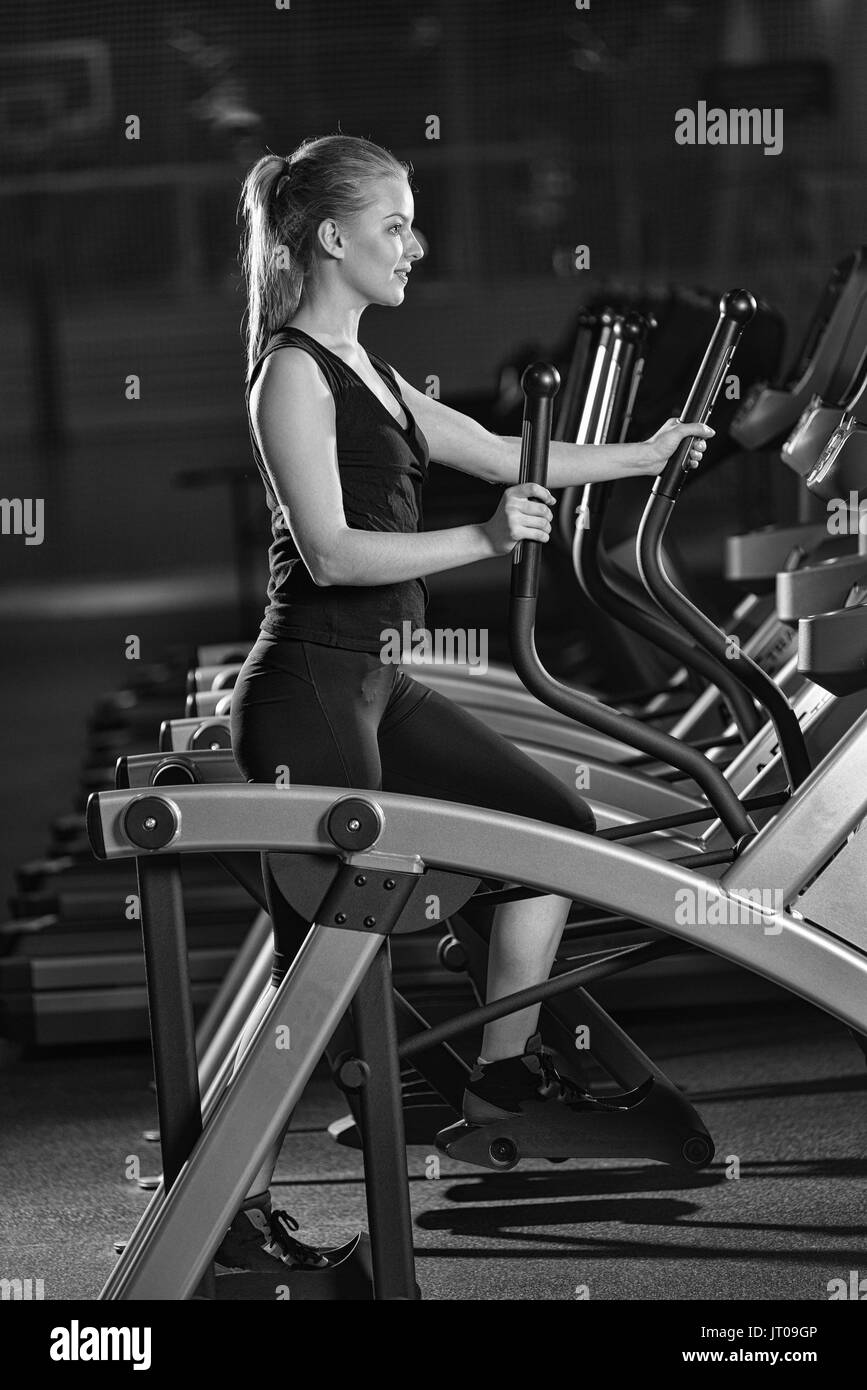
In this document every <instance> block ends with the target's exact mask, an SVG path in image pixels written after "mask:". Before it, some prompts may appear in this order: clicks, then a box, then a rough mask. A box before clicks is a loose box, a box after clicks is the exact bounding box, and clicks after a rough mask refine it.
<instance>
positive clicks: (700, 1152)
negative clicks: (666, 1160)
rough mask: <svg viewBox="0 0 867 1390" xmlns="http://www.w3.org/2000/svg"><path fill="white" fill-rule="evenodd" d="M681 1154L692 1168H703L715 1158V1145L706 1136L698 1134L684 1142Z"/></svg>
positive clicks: (692, 1135)
mask: <svg viewBox="0 0 867 1390" xmlns="http://www.w3.org/2000/svg"><path fill="white" fill-rule="evenodd" d="M680 1152H681V1154H682V1155H683V1160H684V1162H685V1163H688V1164H689V1166H690V1168H703V1167H704V1166H705V1164H706V1163H710V1161H711V1159H712V1158H713V1144H712V1143H711V1141H710V1139H708V1137H707V1135H706V1134H699V1133H698V1132H696V1133H694V1134H691V1135H690V1136H689V1138H688V1139H685V1140H684V1143H683V1148H682V1149H681V1151H680Z"/></svg>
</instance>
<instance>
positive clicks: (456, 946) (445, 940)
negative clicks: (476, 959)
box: [437, 932, 468, 975]
mask: <svg viewBox="0 0 867 1390" xmlns="http://www.w3.org/2000/svg"><path fill="white" fill-rule="evenodd" d="M437 960H438V961H439V963H440V965H441V966H442V967H443V969H444V970H451V971H453V972H454V973H455V974H456V975H457V974H460V973H461V971H463V970H466V968H467V965H468V961H467V953H466V949H465V947H464V944H463V942H462V941H458V938H457V937H456V936H452V935H451V933H450V932H449V933H448V934H447V935H446V936H443V937H440V940H439V942H438V943H437Z"/></svg>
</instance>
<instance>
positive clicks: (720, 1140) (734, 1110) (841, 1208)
mask: <svg viewBox="0 0 867 1390" xmlns="http://www.w3.org/2000/svg"><path fill="white" fill-rule="evenodd" d="M622 1021H623V1022H624V1024H625V1026H626V1027H627V1028H628V1029H629V1030H630V1031H631V1032H632V1033H633V1036H635V1038H636V1040H637V1041H638V1042H639V1044H640V1045H641V1046H642V1047H644V1048H645V1049H647V1050H648V1051H649V1052H650V1053H651V1055H652V1056H653V1057H654V1058H655V1059H656V1060H657V1061H658V1062H659V1064H660V1066H662V1067H663V1069H664V1070H666V1071H667V1072H668V1074H669V1075H670V1076H671V1078H672V1079H673V1080H674V1081H675V1082H676V1083H677V1084H678V1085H679V1086H681V1087H682V1088H683V1089H684V1090H685V1091H686V1092H687V1094H688V1095H689V1096H690V1098H691V1099H692V1100H693V1102H694V1103H695V1104H696V1106H697V1107H698V1109H699V1111H700V1113H701V1115H702V1117H703V1118H704V1120H705V1123H706V1124H707V1126H708V1128H709V1130H710V1131H711V1133H712V1135H713V1136H714V1140H715V1142H716V1148H717V1156H716V1158H715V1159H714V1162H713V1164H712V1166H711V1167H710V1168H709V1169H707V1170H705V1171H703V1172H701V1173H699V1174H695V1175H692V1176H689V1177H685V1176H683V1175H682V1174H680V1173H678V1172H675V1171H674V1170H672V1169H668V1168H665V1167H663V1166H661V1165H658V1164H637V1163H628V1162H624V1161H621V1160H617V1161H609V1162H607V1163H604V1164H599V1163H594V1164H592V1165H590V1164H586V1163H585V1164H580V1163H577V1162H574V1161H569V1162H567V1163H563V1164H559V1165H557V1166H556V1167H555V1166H553V1165H549V1164H547V1163H544V1164H539V1165H533V1164H528V1165H526V1166H521V1167H519V1168H517V1169H515V1170H513V1171H512V1172H511V1173H489V1172H485V1171H482V1170H476V1169H471V1168H469V1167H467V1166H465V1165H462V1164H458V1163H454V1162H452V1161H450V1160H448V1159H445V1158H441V1159H440V1166H439V1175H438V1177H435V1176H433V1175H434V1174H435V1172H436V1164H435V1162H432V1158H433V1155H432V1154H431V1153H429V1152H428V1151H426V1150H425V1149H423V1148H421V1147H413V1148H411V1149H410V1151H409V1154H410V1158H409V1171H410V1177H411V1183H410V1192H411V1199H412V1210H413V1220H414V1230H415V1245H416V1253H417V1262H418V1280H419V1284H420V1285H421V1288H422V1291H423V1296H424V1297H425V1298H426V1299H442V1300H461V1301H463V1300H467V1299H470V1300H472V1299H485V1300H490V1299H501V1300H512V1299H520V1300H530V1301H536V1300H561V1299H562V1300H569V1299H573V1300H574V1299H576V1298H583V1297H590V1298H593V1299H597V1300H598V1299H605V1300H630V1299H651V1300H675V1299H708V1300H720V1299H737V1300H780V1299H793V1300H798V1301H811V1300H820V1301H826V1300H827V1298H828V1283H829V1281H830V1280H832V1279H837V1278H842V1279H844V1280H845V1281H847V1283H848V1280H849V1273H850V1271H851V1270H852V1269H859V1268H862V1267H863V1265H864V1249H865V1235H867V1224H865V1221H864V1201H863V1190H864V1177H865V1173H867V1160H865V1158H864V1143H863V1126H862V1122H861V1120H860V1118H859V1116H860V1113H861V1105H862V1102H861V1101H860V1099H859V1094H858V1093H863V1092H864V1091H865V1090H867V1070H865V1066H864V1059H863V1057H862V1055H861V1053H860V1052H859V1051H858V1049H857V1047H856V1046H855V1044H854V1042H853V1041H852V1040H851V1038H850V1037H849V1035H848V1034H847V1033H846V1032H845V1030H844V1029H842V1028H841V1027H840V1026H839V1025H838V1024H837V1023H835V1022H834V1021H832V1020H831V1019H829V1018H827V1017H826V1016H825V1015H823V1014H820V1013H819V1012H817V1011H816V1010H814V1009H810V1008H808V1007H807V1006H804V1005H800V1004H794V1003H793V1004H783V1005H773V1006H769V1005H768V1004H764V1005H762V1006H759V1007H754V1008H750V1009H747V1010H745V1009H743V1008H739V1009H738V1010H737V1011H732V1010H728V1009H715V1010H705V1011H703V1013H702V1014H701V1016H697V1015H691V1014H689V1013H686V1012H683V1013H681V1012H678V1011H672V1012H670V1013H669V1014H668V1015H667V1016H666V1019H665V1021H664V1022H661V1021H660V1020H659V1018H658V1017H650V1016H649V1015H645V1016H641V1015H639V1014H636V1015H630V1016H629V1017H624V1018H622ZM150 1076H151V1066H150V1054H149V1051H148V1049H147V1048H146V1047H144V1046H141V1047H130V1048H128V1049H126V1050H119V1049H115V1050H113V1051H112V1053H111V1054H110V1055H108V1054H106V1052H105V1050H104V1049H103V1050H99V1051H96V1050H85V1049H82V1050H80V1051H78V1052H73V1051H69V1052H65V1053H63V1054H59V1053H43V1054H41V1055H38V1056H36V1057H33V1058H25V1057H22V1056H21V1055H20V1054H19V1053H17V1052H16V1051H15V1050H14V1049H13V1048H12V1047H10V1045H9V1044H6V1043H3V1044H0V1091H2V1096H0V1103H2V1108H3V1114H4V1116H6V1117H7V1121H6V1123H5V1124H4V1132H3V1134H2V1138H0V1163H2V1169H3V1172H4V1175H5V1181H4V1186H5V1189H6V1191H5V1194H4V1195H5V1200H4V1206H5V1216H4V1222H3V1229H2V1235H0V1242H2V1244H3V1248H2V1251H0V1254H2V1260H0V1263H2V1266H3V1268H4V1269H7V1270H8V1269H12V1270H15V1271H16V1272H20V1274H21V1276H22V1277H33V1278H42V1279H43V1280H44V1286H45V1297H46V1299H81V1298H84V1299H91V1298H94V1297H96V1295H97V1293H98V1291H99V1289H100V1287H101V1285H102V1283H103V1281H104V1280H105V1278H106V1276H107V1275H108V1273H109V1271H110V1269H111V1267H112V1264H113V1261H114V1258H115V1256H114V1253H113V1242H114V1241H115V1240H117V1239H123V1238H124V1237H126V1236H127V1235H128V1234H129V1233H130V1231H131V1230H132V1228H133V1226H134V1225H135V1223H136V1221H137V1220H138V1217H139V1215H140V1214H141V1212H142V1211H143V1210H144V1207H145V1205H146V1202H147V1200H148V1193H147V1192H145V1191H142V1190H141V1189H140V1188H139V1187H138V1185H137V1183H136V1181H135V1180H134V1179H133V1178H131V1177H129V1176H128V1174H129V1173H131V1172H132V1171H133V1165H132V1164H131V1163H130V1159H131V1158H132V1157H133V1156H137V1157H138V1159H139V1163H140V1172H141V1173H142V1174H144V1175H147V1174H153V1173H155V1172H158V1170H159V1151H158V1147H157V1146H156V1145H155V1144H153V1143H150V1142H148V1141H146V1140H145V1139H144V1138H143V1132H144V1131H145V1130H147V1129H152V1128H153V1127H154V1126H155V1124H156V1113H155V1101H154V1097H153V1094H152V1092H151V1091H150V1090H149V1084H148V1083H149V1080H150ZM343 1113H345V1105H344V1103H343V1100H342V1097H341V1095H340V1093H339V1092H338V1091H337V1090H336V1088H335V1087H334V1086H333V1084H332V1083H331V1081H330V1079H329V1078H328V1077H327V1076H325V1075H323V1074H317V1075H316V1076H315V1077H314V1079H313V1081H312V1083H311V1085H310V1086H309V1087H308V1090H307V1092H306V1094H305V1096H304V1099H303V1102H302V1104H301V1106H300V1107H299V1109H298V1111H297V1113H296V1115H295V1117H294V1120H293V1123H292V1127H291V1129H290V1131H289V1133H288V1135H287V1138H286V1142H285V1144H284V1147H283V1152H282V1155H281V1159H280V1162H279V1164H278V1168H277V1182H276V1185H275V1187H274V1189H273V1195H274V1199H275V1205H277V1206H280V1207H283V1208H285V1209H286V1210H288V1211H290V1212H291V1213H292V1214H293V1215H294V1216H295V1217H296V1218H297V1219H298V1220H299V1221H300V1223H301V1235H302V1237H303V1236H306V1237H307V1238H309V1239H311V1240H314V1241H316V1242H317V1243H321V1244H323V1245H331V1244H338V1243H340V1242H341V1241H342V1240H345V1239H347V1238H348V1237H349V1236H350V1235H351V1234H352V1233H354V1231H355V1230H357V1229H359V1228H360V1227H362V1226H366V1224H367V1221H366V1212H365V1204H364V1186H363V1182H362V1168H361V1158H360V1155H359V1154H358V1153H357V1152H355V1151H354V1150H351V1149H346V1148H341V1147H339V1146H338V1145H336V1144H335V1143H334V1142H333V1141H332V1139H331V1138H330V1136H329V1135H328V1133H327V1126H328V1125H329V1123H330V1122H331V1121H332V1120H334V1119H337V1118H338V1117H339V1116H340V1115H341V1114H343ZM429 1175H430V1176H429Z"/></svg>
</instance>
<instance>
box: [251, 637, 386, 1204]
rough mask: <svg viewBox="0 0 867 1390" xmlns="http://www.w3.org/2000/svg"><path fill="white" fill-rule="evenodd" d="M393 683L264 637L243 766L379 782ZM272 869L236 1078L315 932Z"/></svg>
mask: <svg viewBox="0 0 867 1390" xmlns="http://www.w3.org/2000/svg"><path fill="white" fill-rule="evenodd" d="M392 679H393V671H391V670H390V669H389V668H387V667H384V666H383V665H382V664H381V663H380V662H379V660H378V658H376V657H371V656H369V655H367V654H365V653H360V652H346V651H342V650H340V649H336V648H329V647H319V646H316V645H315V644H310V643H302V642H274V641H271V640H265V641H261V640H260V642H258V643H257V644H256V647H255V648H254V650H253V652H252V653H251V657H250V658H249V659H248V665H247V666H246V667H245V671H244V672H242V673H241V677H239V681H238V684H237V685H236V687H235V692H234V694H233V699H232V746H233V749H234V751H235V756H236V759H237V761H238V764H239V766H240V768H241V770H242V772H243V773H244V775H245V776H246V777H247V779H248V781H252V782H269V781H273V780H274V778H275V777H276V776H277V774H278V770H279V769H280V768H288V769H289V778H290V782H299V783H309V784H311V785H328V786H337V787H341V786H345V787H350V786H356V787H370V788H372V789H375V788H377V787H378V786H379V783H380V766H379V749H378V745H377V738H376V730H377V725H378V722H379V719H380V717H381V715H382V713H383V711H384V710H385V708H386V705H387V701H388V694H389V690H390V687H391V682H392ZM262 868H263V877H264V880H265V891H266V894H267V897H268V906H269V910H270V915H271V920H272V923H273V927H274V947H275V956H274V967H273V970H272V975H271V982H270V984H269V985H268V986H267V988H266V989H265V990H264V992H263V993H262V995H261V996H260V998H259V1000H258V1002H257V1004H256V1007H255V1009H254V1010H253V1013H252V1014H251V1016H250V1018H249V1020H248V1021H247V1024H246V1025H245V1027H244V1031H243V1033H242V1035H241V1038H240V1040H239V1044H238V1049H237V1052H236V1054H235V1065H234V1070H233V1075H234V1073H235V1072H236V1071H237V1070H238V1067H239V1065H240V1062H241V1058H242V1056H243V1054H244V1052H245V1051H246V1049H247V1047H248V1046H249V1044H250V1042H251V1040H252V1038H253V1035H254V1034H255V1032H256V1030H257V1029H258V1027H259V1025H260V1023H261V1021H262V1018H263V1017H264V1015H265V1013H266V1012H267V1010H268V1007H269V1006H270V1004H271V1001H272V999H273V998H274V994H275V993H276V990H277V988H278V986H279V984H280V981H281V980H282V978H283V976H284V975H285V973H286V971H287V970H288V968H289V965H290V964H291V962H292V960H293V959H294V956H295V954H296V951H297V948H298V946H299V945H300V942H301V941H302V940H303V939H304V937H305V936H306V934H307V930H308V928H309V923H307V922H305V921H303V920H302V919H301V918H300V917H299V915H298V913H297V912H295V911H294V909H293V908H291V907H290V906H289V904H288V903H287V902H286V901H285V899H284V898H283V896H282V894H281V893H280V892H279V889H278V888H277V887H276V885H275V883H274V882H273V880H272V878H271V875H270V871H269V867H268V856H267V855H263V865H262ZM284 1132H285V1131H284ZM282 1144H283V1135H281V1136H280V1138H279V1140H278V1141H277V1143H276V1144H275V1146H274V1148H273V1150H272V1151H271V1153H270V1154H268V1156H267V1157H266V1159H265V1160H264V1162H263V1164H262V1166H261V1168H260V1169H259V1171H258V1173H257V1174H256V1176H255V1178H254V1179H253V1182H252V1184H251V1186H250V1189H249V1195H248V1199H247V1200H248V1202H255V1201H257V1200H259V1199H261V1198H262V1197H263V1196H264V1194H266V1193H267V1191H268V1188H269V1186H270V1184H271V1181H272V1179H273V1175H274V1168H275V1167H276V1164H277V1159H278V1158H279V1155H280V1149H281V1147H282Z"/></svg>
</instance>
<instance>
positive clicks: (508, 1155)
mask: <svg viewBox="0 0 867 1390" xmlns="http://www.w3.org/2000/svg"><path fill="white" fill-rule="evenodd" d="M488 1153H489V1154H490V1157H491V1162H492V1163H493V1165H494V1167H495V1168H503V1169H506V1168H514V1166H515V1164H516V1163H517V1162H518V1146H517V1144H516V1143H515V1141H514V1140H513V1139H506V1138H501V1139H493V1140H492V1141H491V1143H490V1144H489V1145H488Z"/></svg>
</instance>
